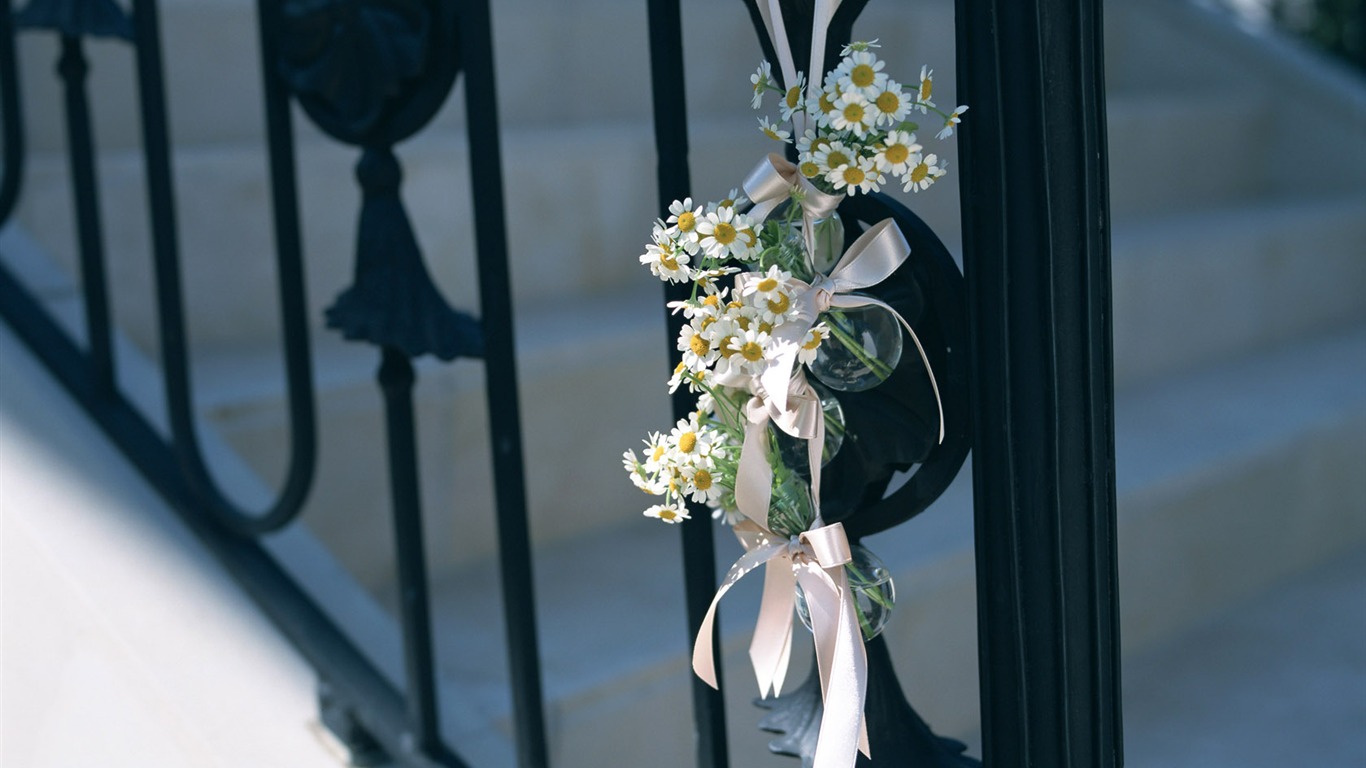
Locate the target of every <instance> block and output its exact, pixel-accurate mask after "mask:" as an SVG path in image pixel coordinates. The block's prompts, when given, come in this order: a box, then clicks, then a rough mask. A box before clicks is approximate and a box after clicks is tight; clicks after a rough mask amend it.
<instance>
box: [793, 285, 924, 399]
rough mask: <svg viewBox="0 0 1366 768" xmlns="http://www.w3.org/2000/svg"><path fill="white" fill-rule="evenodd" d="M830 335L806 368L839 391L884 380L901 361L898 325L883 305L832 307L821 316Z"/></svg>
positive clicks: (876, 383)
mask: <svg viewBox="0 0 1366 768" xmlns="http://www.w3.org/2000/svg"><path fill="white" fill-rule="evenodd" d="M821 320H823V321H824V322H825V324H826V325H827V326H829V328H830V337H829V338H828V339H825V340H824V341H822V342H821V345H820V347H819V348H818V349H817V350H816V359H814V360H812V361H811V362H810V363H807V366H806V367H807V370H809V371H811V375H813V376H815V377H816V379H818V380H819V381H820V382H821V383H822V384H824V385H826V386H827V387H830V388H831V389H834V390H838V391H840V392H863V391H865V390H868V389H872V388H873V387H876V386H877V385H879V384H881V383H882V382H884V381H886V380H887V377H889V376H891V375H892V371H894V370H896V366H897V363H899V362H901V348H902V338H901V324H900V323H898V322H897V319H896V316H895V315H893V314H892V313H891V311H890V310H887V309H886V308H884V307H880V306H877V305H874V304H870V305H867V306H862V307H852V308H843V309H832V310H830V311H828V312H825V313H824V314H822V315H821Z"/></svg>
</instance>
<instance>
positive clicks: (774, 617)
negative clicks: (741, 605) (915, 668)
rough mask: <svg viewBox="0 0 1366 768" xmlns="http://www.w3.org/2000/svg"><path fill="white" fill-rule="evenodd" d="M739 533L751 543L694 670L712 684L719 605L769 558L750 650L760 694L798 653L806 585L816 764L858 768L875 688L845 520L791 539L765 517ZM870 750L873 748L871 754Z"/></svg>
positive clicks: (720, 592)
mask: <svg viewBox="0 0 1366 768" xmlns="http://www.w3.org/2000/svg"><path fill="white" fill-rule="evenodd" d="M735 534H736V536H737V537H739V539H740V543H741V544H743V545H744V547H745V549H746V550H747V551H746V552H745V554H744V555H742V556H741V557H740V559H739V560H737V561H736V562H735V564H734V565H732V566H731V568H730V571H729V572H728V573H727V574H726V578H725V580H724V581H722V582H721V586H720V588H718V589H717V591H716V596H715V597H713V598H712V601H711V606H710V607H709V608H708V609H707V615H706V616H705V617H704V618H703V619H702V626H701V629H700V630H699V631H698V633H697V641H696V642H695V643H694V645H693V657H692V658H693V661H692V663H693V671H694V672H695V673H696V674H697V676H698V677H699V678H701V679H702V680H703V681H705V682H706V683H707V684H708V685H710V686H711V687H713V688H717V687H718V686H717V683H716V661H715V657H714V655H713V652H714V649H713V648H712V641H711V638H712V627H713V624H714V622H715V618H716V607H717V605H719V604H720V602H721V598H722V597H725V595H726V593H727V592H729V591H730V588H731V587H733V586H734V585H735V584H736V583H737V582H739V581H740V579H742V578H744V576H745V575H746V574H748V573H750V572H751V571H753V570H755V569H756V568H758V567H759V566H760V565H763V566H764V596H763V601H762V603H761V604H760V607H759V619H758V622H757V623H756V624H755V627H754V639H753V640H752V641H751V642H750V646H749V656H750V661H751V663H752V664H753V665H754V673H755V675H756V677H757V678H758V681H759V694H760V696H763V697H767V696H768V694H769V693H770V692H772V693H774V694H775V695H776V694H777V693H778V691H779V690H781V689H782V685H783V681H784V679H785V678H786V675H787V668H788V663H789V661H790V660H791V656H792V614H793V611H794V609H795V601H796V586H797V585H798V584H800V585H801V587H802V592H803V593H804V594H805V596H806V605H807V610H808V613H809V615H810V617H811V634H812V636H813V637H814V639H815V645H816V665H817V668H818V670H819V672H820V679H821V697H822V700H823V701H824V703H825V711H824V713H823V715H822V716H821V726H820V733H819V734H818V737H817V741H816V754H815V763H814V765H815V768H852V766H853V765H854V764H855V761H856V760H857V759H858V758H857V754H856V752H862V753H863V754H864V755H865V756H870V755H869V754H868V733H867V728H866V725H865V722H864V714H863V706H864V700H865V698H866V694H867V688H868V657H867V652H866V651H865V649H864V647H863V636H862V635H861V634H860V632H859V625H858V616H857V615H856V613H855V611H856V608H855V606H854V600H853V596H852V595H851V594H850V591H849V579H848V576H847V575H846V574H845V572H844V564H845V563H848V562H849V561H850V560H851V559H852V555H851V554H850V551H849V539H848V537H846V536H845V533H844V526H843V525H841V524H840V523H834V524H832V525H823V524H822V523H821V521H820V520H819V519H817V520H816V522H815V523H814V524H813V525H812V528H811V530H809V531H807V532H806V533H803V534H801V535H800V536H797V537H794V538H792V539H790V540H789V539H785V538H783V537H781V536H778V535H777V534H775V533H773V532H772V531H770V530H768V528H767V527H766V526H764V525H762V524H760V523H757V522H755V521H753V520H745V521H742V522H740V523H739V524H738V525H736V526H735ZM870 757H871V756H870Z"/></svg>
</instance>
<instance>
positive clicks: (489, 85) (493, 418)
mask: <svg viewBox="0 0 1366 768" xmlns="http://www.w3.org/2000/svg"><path fill="white" fill-rule="evenodd" d="M460 29H461V38H460V40H461V46H462V49H463V57H464V63H465V72H466V76H465V104H466V114H467V115H468V120H469V148H470V175H471V178H473V179H478V185H479V193H478V194H476V195H475V196H474V220H475V222H476V224H475V250H476V255H477V258H478V264H479V304H480V309H481V310H482V313H483V322H482V324H481V328H482V330H483V339H484V349H485V354H484V382H485V384H484V388H485V394H486V398H487V401H488V412H489V439H490V441H491V444H492V447H493V477H494V488H495V491H496V498H497V500H498V501H497V515H498V566H499V573H500V576H501V578H502V584H503V594H504V598H503V616H504V623H505V624H506V626H507V634H508V666H509V672H510V674H511V676H512V708H513V713H514V717H515V723H516V734H515V738H516V743H517V761H518V765H519V766H520V767H521V768H544V767H545V766H547V765H549V764H550V757H549V752H550V750H549V747H548V745H547V742H546V730H545V704H544V694H543V692H542V682H541V658H540V646H539V644H538V642H537V630H536V596H535V589H534V575H533V573H532V567H531V530H530V526H529V525H528V523H527V502H526V482H525V467H524V464H523V458H522V422H521V412H520V408H519V405H518V402H517V392H518V390H517V356H516V345H515V341H516V339H515V334H514V332H513V317H512V278H511V274H510V273H509V270H508V258H507V226H506V223H505V206H504V202H503V167H502V161H501V158H502V152H501V150H500V148H499V143H500V142H499V135H498V99H497V87H496V84H495V81H494V64H493V42H492V41H493V34H492V29H491V22H490V19H489V7H488V0H471V2H467V3H465V4H464V6H463V8H462V10H461V24H460Z"/></svg>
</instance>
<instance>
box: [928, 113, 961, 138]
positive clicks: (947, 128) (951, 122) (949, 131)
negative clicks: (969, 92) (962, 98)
mask: <svg viewBox="0 0 1366 768" xmlns="http://www.w3.org/2000/svg"><path fill="white" fill-rule="evenodd" d="M967 111H968V105H966V104H959V105H958V107H957V108H956V109H954V110H953V111H952V112H950V113H949V119H948V120H945V121H944V129H943V130H942V131H940V132H939V133H936V134H935V135H934V137H935V138H936V139H947V138H948V137H950V136H952V135H953V127H954V126H955V125H958V124H959V123H961V122H963V113H964V112H967Z"/></svg>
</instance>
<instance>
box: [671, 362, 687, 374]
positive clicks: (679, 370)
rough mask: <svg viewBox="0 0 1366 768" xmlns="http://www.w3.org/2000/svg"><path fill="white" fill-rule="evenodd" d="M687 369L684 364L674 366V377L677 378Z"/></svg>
mask: <svg viewBox="0 0 1366 768" xmlns="http://www.w3.org/2000/svg"><path fill="white" fill-rule="evenodd" d="M687 369H688V366H687V365H685V364H683V363H679V364H678V365H675V366H674V375H675V376H677V375H678V374H680V373H682V372H684V371H686V370H687Z"/></svg>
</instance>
